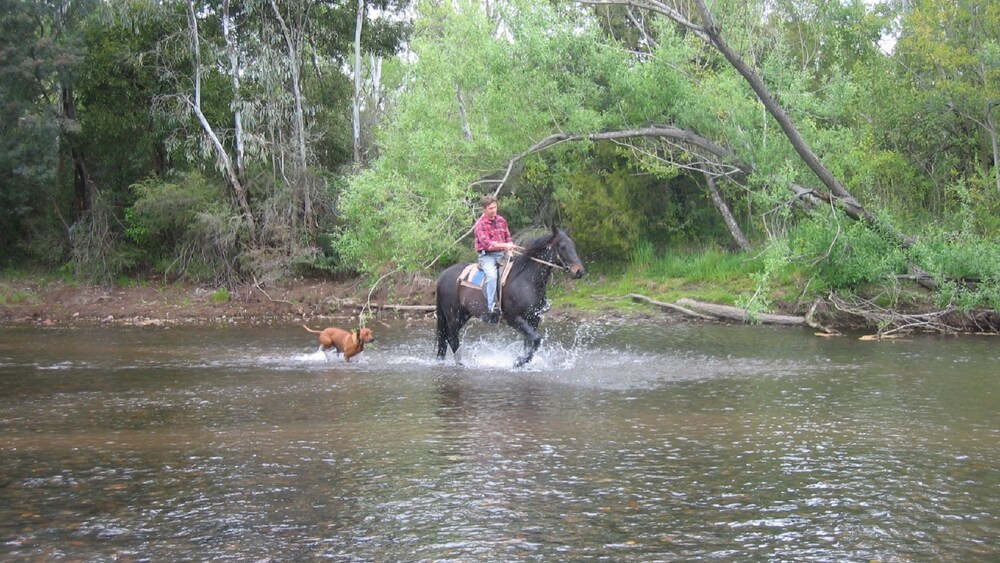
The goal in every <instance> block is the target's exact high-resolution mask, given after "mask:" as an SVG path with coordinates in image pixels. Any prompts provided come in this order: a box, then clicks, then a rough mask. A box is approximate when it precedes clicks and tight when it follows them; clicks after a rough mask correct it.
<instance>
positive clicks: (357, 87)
mask: <svg viewBox="0 0 1000 563" xmlns="http://www.w3.org/2000/svg"><path fill="white" fill-rule="evenodd" d="M364 21H365V0H358V14H357V21H356V22H355V25H354V104H353V105H354V107H353V110H354V115H353V121H354V165H355V166H360V165H361V70H362V67H361V26H362V25H363V24H364Z"/></svg>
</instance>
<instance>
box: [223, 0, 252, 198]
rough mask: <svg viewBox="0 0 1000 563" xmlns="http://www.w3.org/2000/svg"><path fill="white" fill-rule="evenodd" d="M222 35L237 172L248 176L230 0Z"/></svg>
mask: <svg viewBox="0 0 1000 563" xmlns="http://www.w3.org/2000/svg"><path fill="white" fill-rule="evenodd" d="M222 35H223V37H225V39H226V52H227V53H228V55H229V76H230V79H231V80H232V87H233V104H232V105H233V129H234V131H233V136H234V141H235V145H236V147H235V148H236V174H237V175H238V176H239V177H240V178H241V179H242V178H246V158H245V156H244V155H245V153H246V151H245V149H244V140H243V111H242V109H241V108H242V107H243V98H242V96H241V95H240V73H241V72H242V69H241V68H240V59H239V55H238V54H237V49H236V44H235V42H234V41H233V30H232V18H231V17H230V15H229V0H225V1H224V2H223V3H222Z"/></svg>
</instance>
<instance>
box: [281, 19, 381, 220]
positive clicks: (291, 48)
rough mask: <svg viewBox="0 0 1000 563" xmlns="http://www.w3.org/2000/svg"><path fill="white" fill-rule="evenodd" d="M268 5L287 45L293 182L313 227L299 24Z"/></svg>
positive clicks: (305, 214) (305, 215)
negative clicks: (292, 23)
mask: <svg viewBox="0 0 1000 563" xmlns="http://www.w3.org/2000/svg"><path fill="white" fill-rule="evenodd" d="M359 1H362V2H363V0H359ZM271 9H272V10H273V11H274V15H275V17H276V18H277V20H278V24H279V25H280V26H281V32H282V35H284V38H285V46H286V47H287V48H288V69H289V71H290V72H291V81H292V97H293V99H294V100H295V173H294V176H295V179H296V181H295V184H296V185H295V186H293V187H294V188H296V189H301V190H302V220H303V222H304V223H305V225H306V228H307V229H309V230H310V231H312V230H313V226H314V224H315V221H314V220H313V209H312V194H311V191H310V188H309V185H308V182H306V172H307V170H306V163H307V151H306V132H305V130H306V126H305V115H304V110H303V108H302V99H303V96H302V56H301V55H302V38H301V33H302V30H301V27H297V28H296V30H295V33H294V34H293V33H292V30H291V29H289V27H288V26H287V25H286V24H285V18H284V17H282V15H281V12H280V11H279V10H278V5H277V4H276V3H275V0H271Z"/></svg>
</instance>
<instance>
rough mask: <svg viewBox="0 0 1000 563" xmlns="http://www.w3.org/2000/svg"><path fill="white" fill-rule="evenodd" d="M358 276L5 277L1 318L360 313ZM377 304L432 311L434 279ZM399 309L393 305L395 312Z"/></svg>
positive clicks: (258, 318)
mask: <svg viewBox="0 0 1000 563" xmlns="http://www.w3.org/2000/svg"><path fill="white" fill-rule="evenodd" d="M368 291H369V287H367V286H362V285H361V284H360V283H358V282H357V281H346V282H337V281H330V280H321V279H297V280H291V281H289V282H286V283H284V284H282V285H280V286H274V287H249V286H248V287H241V288H239V289H236V290H220V289H218V288H210V287H203V286H198V285H192V284H183V283H168V284H164V283H158V282H143V283H138V284H134V285H132V286H129V287H100V286H81V285H78V284H73V283H66V282H61V281H38V280H21V279H15V280H10V279H6V280H0V323H5V324H24V323H32V324H42V325H52V326H54V325H72V324H94V323H106V324H111V323H113V324H130V325H140V326H146V325H169V324H208V323H229V324H241V323H250V324H273V323H283V322H291V321H293V320H301V319H309V318H315V317H320V318H322V317H330V318H338V317H341V318H355V317H357V316H358V315H359V314H360V313H362V312H363V311H364V310H365V305H366V304H367V303H369V295H368ZM371 302H373V303H376V304H380V305H388V306H389V307H393V306H396V305H402V306H405V307H402V308H401V310H400V311H401V312H405V313H406V314H413V315H426V314H429V313H430V312H429V311H426V309H427V308H428V307H429V306H430V305H432V304H433V302H434V286H433V281H432V280H423V279H420V278H415V279H413V280H412V282H411V283H409V284H408V285H407V287H405V288H393V295H392V297H390V298H388V299H386V298H385V296H384V295H378V294H376V295H372V296H371ZM393 311H396V309H392V308H390V309H387V310H386V311H384V314H391V313H392V312H393Z"/></svg>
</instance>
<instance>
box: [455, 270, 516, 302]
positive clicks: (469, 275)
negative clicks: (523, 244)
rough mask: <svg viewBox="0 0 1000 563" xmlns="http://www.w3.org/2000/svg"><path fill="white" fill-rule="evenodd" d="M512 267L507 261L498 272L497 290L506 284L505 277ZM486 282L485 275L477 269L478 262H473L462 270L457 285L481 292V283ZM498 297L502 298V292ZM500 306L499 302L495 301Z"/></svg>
mask: <svg viewBox="0 0 1000 563" xmlns="http://www.w3.org/2000/svg"><path fill="white" fill-rule="evenodd" d="M513 265H514V261H513V260H507V262H506V263H505V264H504V265H503V268H502V269H501V270H500V275H499V276H498V278H499V279H498V280H497V287H498V289H502V288H503V286H504V285H506V283H507V276H508V275H509V274H510V270H511V267H512V266H513ZM485 282H486V273H485V272H483V270H482V269H481V268H480V267H479V262H473V263H471V264H469V265H468V266H466V267H465V269H463V270H462V273H460V274H459V275H458V285H464V286H465V287H471V288H473V289H478V290H479V291H482V290H483V283H485ZM499 293H500V297H503V292H502V291H500V292H499ZM497 304H498V305H499V304H500V301H499V300H498V301H497Z"/></svg>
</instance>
